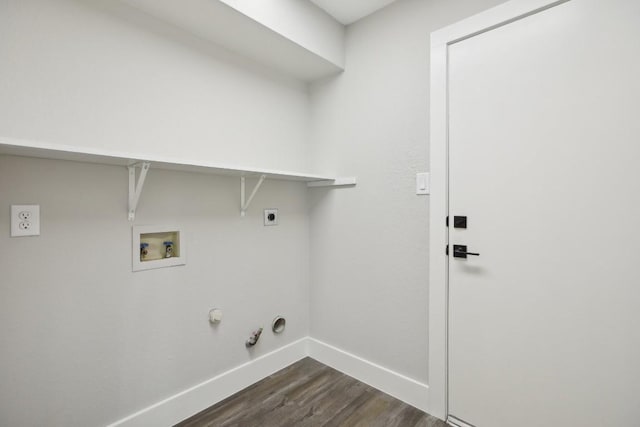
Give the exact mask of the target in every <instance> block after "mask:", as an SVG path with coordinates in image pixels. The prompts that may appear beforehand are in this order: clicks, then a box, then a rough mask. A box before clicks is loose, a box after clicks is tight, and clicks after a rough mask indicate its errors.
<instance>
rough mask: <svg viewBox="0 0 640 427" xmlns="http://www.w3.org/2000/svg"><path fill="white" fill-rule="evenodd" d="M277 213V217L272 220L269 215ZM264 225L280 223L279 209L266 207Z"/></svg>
mask: <svg viewBox="0 0 640 427" xmlns="http://www.w3.org/2000/svg"><path fill="white" fill-rule="evenodd" d="M271 214H273V215H275V216H276V218H275V219H274V220H273V221H271V220H270V219H269V215H271ZM264 225H278V209H265V210H264Z"/></svg>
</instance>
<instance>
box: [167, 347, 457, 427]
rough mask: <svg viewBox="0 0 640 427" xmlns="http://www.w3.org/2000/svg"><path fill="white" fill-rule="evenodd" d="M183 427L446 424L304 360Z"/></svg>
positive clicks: (424, 426) (426, 426)
mask: <svg viewBox="0 0 640 427" xmlns="http://www.w3.org/2000/svg"><path fill="white" fill-rule="evenodd" d="M177 426H178V427H196V426H197V427H204V426H210V427H285V426H291V427H294V426H295V427H320V426H335V427H351V426H353V427H355V426H359V427H376V426H377V427H414V426H420V427H445V426H446V424H445V423H444V422H442V421H440V420H439V419H437V418H435V417H432V416H431V415H428V414H426V413H424V412H422V411H420V410H418V409H416V408H414V407H412V406H409V405H407V404H406V403H404V402H401V401H399V400H397V399H395V398H393V397H391V396H389V395H388V394H385V393H382V392H381V391H379V390H376V389H375V388H373V387H370V386H368V385H366V384H364V383H361V382H360V381H358V380H356V379H354V378H352V377H349V376H347V375H345V374H343V373H341V372H338V371H336V370H335V369H332V368H330V367H328V366H326V365H323V364H322V363H320V362H317V361H315V360H313V359H311V358H308V357H307V358H305V359H302V360H300V361H299V362H296V363H294V364H293V365H291V366H289V367H287V368H285V369H283V370H281V371H278V372H276V373H275V374H273V375H271V376H269V377H267V378H265V379H263V380H262V381H260V382H257V383H256V384H253V385H252V386H250V387H247V388H246V389H244V390H242V391H240V392H238V393H236V394H234V395H233V396H231V397H229V398H227V399H225V400H223V401H222V402H219V403H218V404H216V405H214V406H211V407H210V408H208V409H205V410H204V411H202V412H200V413H199V414H196V415H194V416H193V417H191V418H189V419H187V420H184V421H182V422H181V423H179V424H177Z"/></svg>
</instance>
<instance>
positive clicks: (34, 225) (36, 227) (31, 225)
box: [11, 205, 40, 237]
mask: <svg viewBox="0 0 640 427" xmlns="http://www.w3.org/2000/svg"><path fill="white" fill-rule="evenodd" d="M39 235H40V205H11V237H26V236H39Z"/></svg>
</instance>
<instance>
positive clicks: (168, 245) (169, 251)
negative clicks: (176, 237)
mask: <svg viewBox="0 0 640 427" xmlns="http://www.w3.org/2000/svg"><path fill="white" fill-rule="evenodd" d="M172 256H173V242H170V241H167V242H164V257H165V258H171V257H172Z"/></svg>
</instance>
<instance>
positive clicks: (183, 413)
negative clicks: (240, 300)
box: [108, 337, 308, 427]
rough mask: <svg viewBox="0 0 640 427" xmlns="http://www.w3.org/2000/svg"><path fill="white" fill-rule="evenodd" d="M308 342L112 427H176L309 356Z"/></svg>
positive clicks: (242, 367)
mask: <svg viewBox="0 0 640 427" xmlns="http://www.w3.org/2000/svg"><path fill="white" fill-rule="evenodd" d="M307 340H308V339H307V338H306V337H305V338H301V339H299V340H298V341H295V342H293V343H291V344H288V345H286V346H284V347H281V348H279V349H277V350H275V351H272V352H271V353H267V354H265V355H263V356H260V357H258V358H256V359H255V360H252V361H250V362H247V363H245V364H243V365H240V366H238V367H236V368H233V369H231V370H229V371H227V372H224V373H222V374H220V375H217V376H215V377H213V378H211V379H209V380H207V381H205V382H203V383H200V384H198V385H196V386H193V387H191V388H188V389H186V390H183V391H181V392H180V393H178V394H175V395H173V396H171V397H169V398H167V399H164V400H162V401H160V402H158V403H155V404H153V405H151V406H149V407H147V408H145V409H143V410H141V411H138V412H136V413H135V414H132V415H129V416H128V417H126V418H123V419H121V420H119V421H116V422H115V423H113V424H110V425H109V426H108V427H149V426H172V425H174V424H176V423H178V422H180V421H182V420H184V419H186V418H189V417H191V416H192V415H195V414H197V413H198V412H200V411H202V410H204V409H206V408H208V407H209V406H211V405H213V404H215V403H217V402H220V401H221V400H224V399H226V398H227V397H229V396H231V395H232V394H234V393H237V392H239V391H240V390H242V389H244V388H246V387H248V386H250V385H251V384H254V383H256V382H258V381H260V380H261V379H263V378H266V377H268V376H269V375H271V374H273V373H274V372H277V371H279V370H280V369H283V368H286V367H287V366H289V365H291V364H292V363H295V362H297V361H298V360H300V359H303V358H304V357H306V356H307V353H308V351H307Z"/></svg>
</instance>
